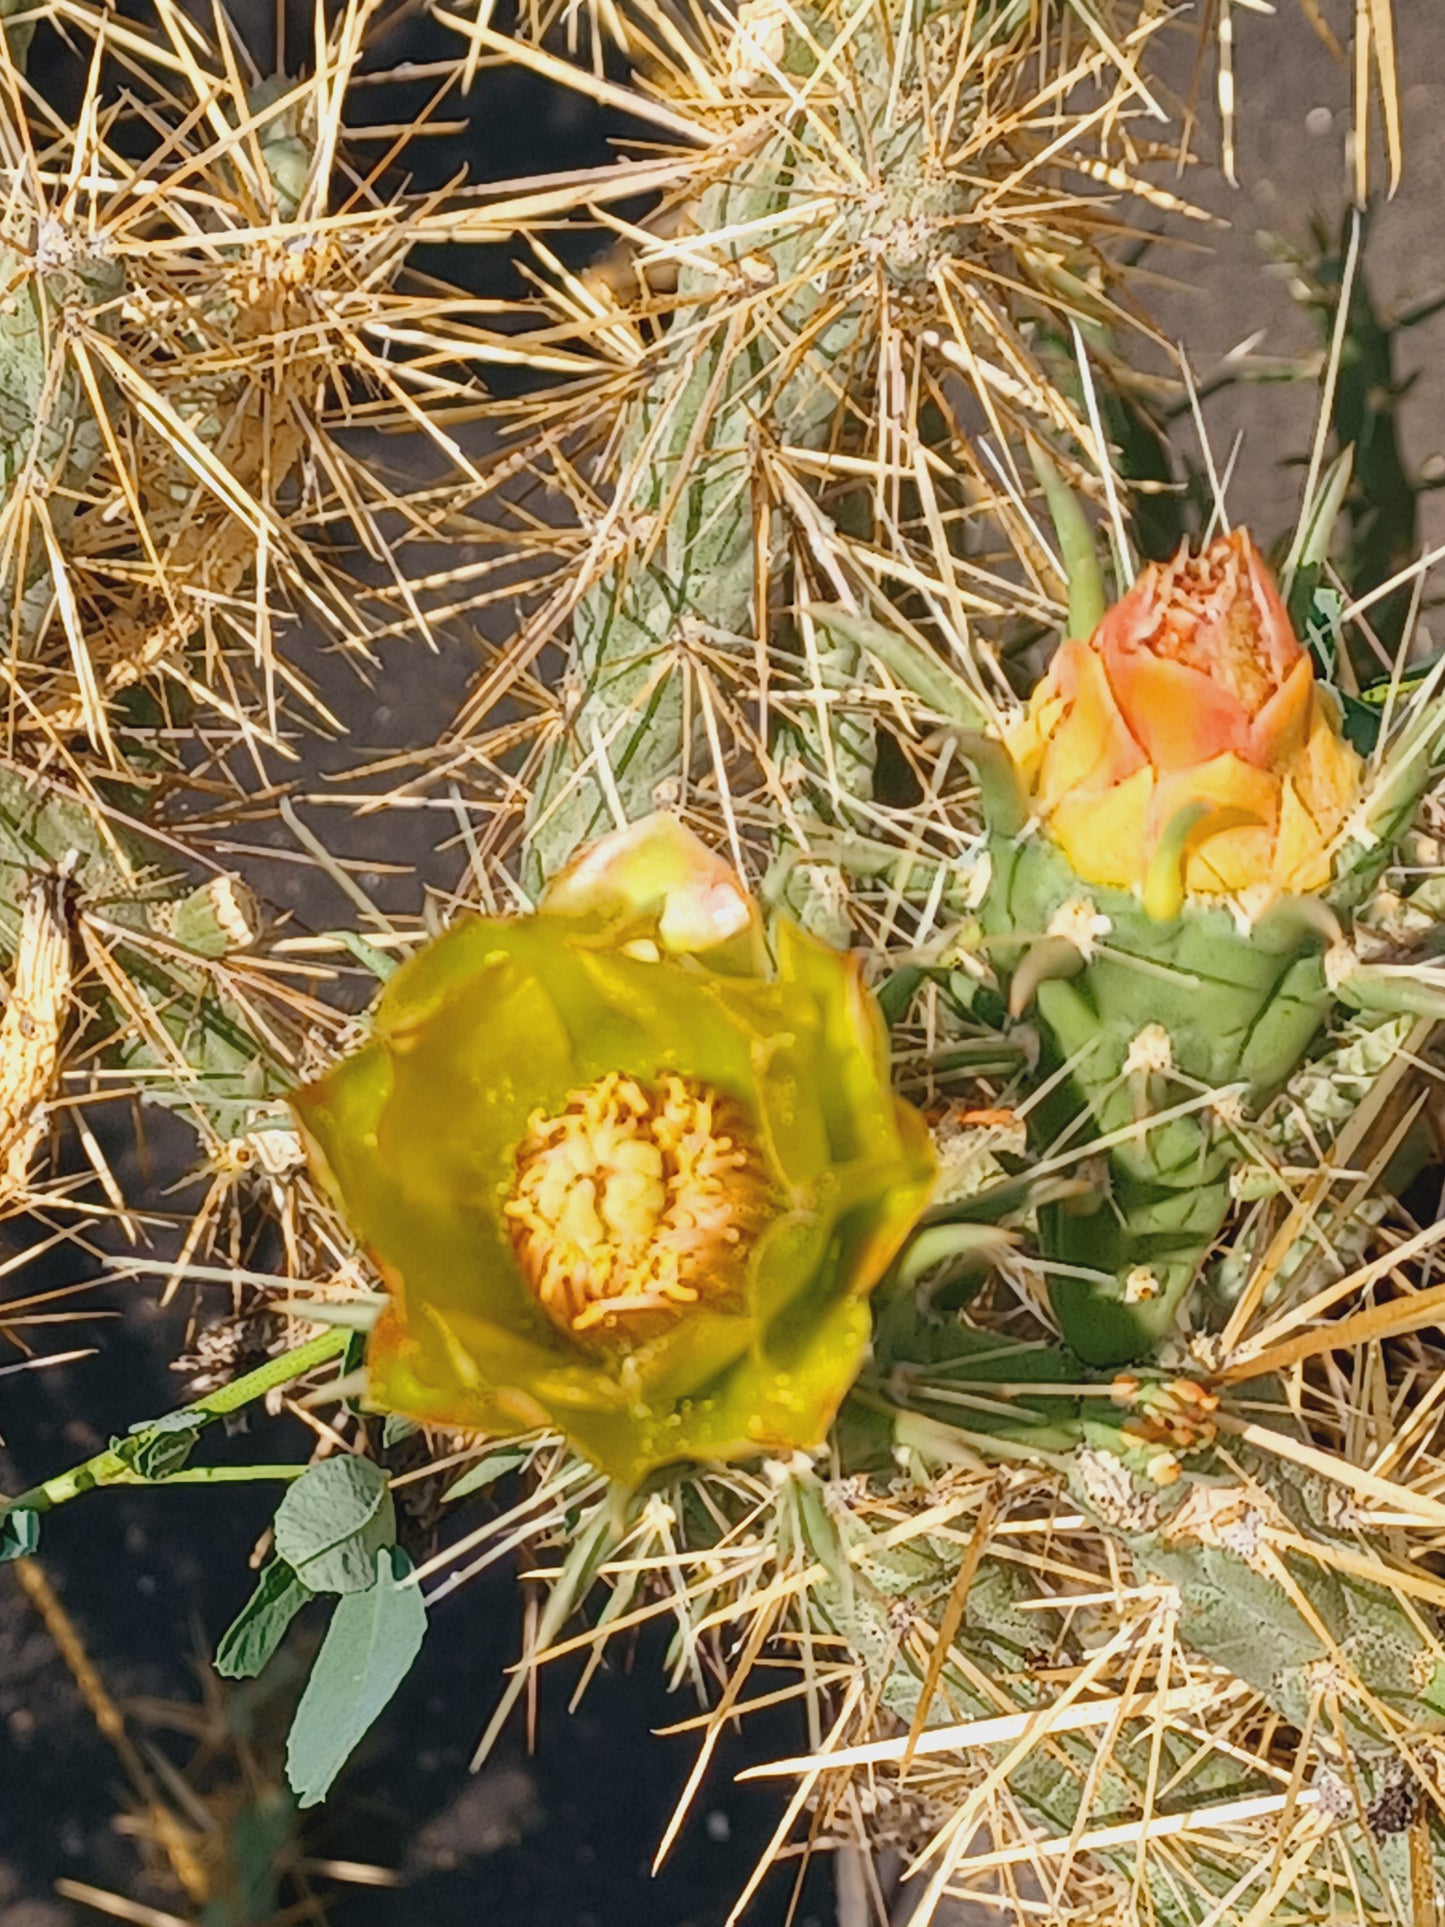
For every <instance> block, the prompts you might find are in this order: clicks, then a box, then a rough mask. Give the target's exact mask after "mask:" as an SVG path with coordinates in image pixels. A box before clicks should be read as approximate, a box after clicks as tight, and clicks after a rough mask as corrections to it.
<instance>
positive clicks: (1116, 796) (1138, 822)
mask: <svg viewBox="0 0 1445 1927" xmlns="http://www.w3.org/2000/svg"><path fill="white" fill-rule="evenodd" d="M1153 794H1154V772H1153V771H1152V770H1151V769H1147V768H1146V769H1139V770H1135V772H1134V774H1133V775H1132V776H1129V777H1126V778H1125V780H1124V781H1123V782H1122V783H1116V784H1115V785H1114V787H1113V788H1112V789H1107V790H1097V791H1095V792H1093V793H1092V794H1089V793H1084V794H1075V795H1073V796H1066V797H1064V798H1063V800H1062V801H1061V802H1060V804H1059V805H1058V807H1057V809H1056V810H1055V811H1054V813H1053V815H1052V816H1051V817H1050V819H1049V834H1050V836H1052V838H1053V839H1054V841H1055V842H1056V843H1057V844H1058V845H1059V847H1060V849H1061V850H1062V851H1063V853H1064V855H1065V856H1066V857H1067V858H1068V860H1069V866H1070V868H1071V869H1072V870H1073V872H1074V874H1075V876H1077V877H1079V878H1081V879H1082V880H1083V881H1084V882H1085V883H1097V884H1099V885H1101V886H1102V887H1104V888H1107V889H1112V890H1132V889H1135V888H1137V887H1138V886H1139V885H1140V884H1142V882H1143V880H1144V848H1145V841H1146V837H1147V833H1148V826H1149V805H1150V802H1151V799H1152V797H1153Z"/></svg>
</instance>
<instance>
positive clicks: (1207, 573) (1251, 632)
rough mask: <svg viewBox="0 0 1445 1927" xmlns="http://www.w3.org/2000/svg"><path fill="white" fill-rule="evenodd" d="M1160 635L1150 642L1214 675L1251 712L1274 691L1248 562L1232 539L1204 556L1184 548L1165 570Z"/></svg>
mask: <svg viewBox="0 0 1445 1927" xmlns="http://www.w3.org/2000/svg"><path fill="white" fill-rule="evenodd" d="M1162 601H1163V605H1164V606H1163V609H1162V611H1161V620H1160V627H1159V632H1158V634H1157V635H1156V636H1155V637H1154V638H1153V639H1152V640H1151V642H1150V644H1149V647H1150V648H1151V649H1152V651H1153V652H1154V654H1155V655H1156V656H1167V657H1169V658H1171V659H1172V660H1173V661H1175V662H1182V663H1185V664H1186V665H1187V666H1188V667H1189V668H1191V669H1198V670H1202V671H1203V673H1204V674H1205V675H1207V676H1212V677H1213V678H1214V680H1215V681H1216V682H1217V683H1220V684H1221V685H1222V686H1223V687H1224V688H1225V689H1227V690H1229V692H1230V694H1231V695H1233V696H1237V697H1238V698H1239V700H1240V702H1242V703H1243V704H1244V706H1245V708H1246V709H1247V710H1249V711H1250V712H1251V714H1252V713H1253V712H1254V711H1255V710H1257V709H1260V708H1261V707H1262V706H1263V705H1264V704H1265V703H1266V702H1267V701H1268V700H1269V698H1270V697H1271V696H1272V695H1273V694H1274V691H1275V688H1276V686H1277V683H1278V678H1277V677H1276V676H1275V675H1274V674H1273V668H1274V665H1273V663H1272V661H1271V659H1270V657H1269V655H1268V653H1267V651H1266V648H1265V645H1264V639H1263V635H1262V631H1261V625H1260V620H1259V612H1258V611H1257V609H1256V608H1255V604H1254V597H1253V595H1252V593H1251V583H1250V578H1249V567H1248V564H1247V562H1246V561H1245V560H1244V558H1243V557H1242V556H1241V554H1240V553H1239V551H1238V550H1237V548H1236V547H1235V546H1234V545H1233V544H1232V543H1230V542H1229V541H1228V540H1222V541H1218V542H1212V543H1210V545H1209V547H1208V548H1207V549H1205V550H1204V551H1203V553H1202V554H1200V555H1189V554H1188V553H1183V554H1181V555H1178V556H1176V557H1175V559H1174V561H1173V562H1172V563H1170V564H1168V566H1167V568H1166V570H1165V592H1164V595H1163V597H1162Z"/></svg>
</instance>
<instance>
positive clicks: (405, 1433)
mask: <svg viewBox="0 0 1445 1927" xmlns="http://www.w3.org/2000/svg"><path fill="white" fill-rule="evenodd" d="M420 1430H421V1427H420V1426H419V1425H418V1424H417V1422H416V1420H415V1419H414V1418H403V1417H402V1416H401V1414H400V1413H399V1412H388V1413H387V1415H386V1423H385V1425H383V1426H382V1428H381V1443H382V1445H383V1447H384V1448H385V1449H386V1450H387V1451H388V1452H389V1451H390V1450H391V1448H392V1446H394V1445H400V1444H401V1443H402V1441H403V1440H404V1439H412V1438H415V1437H416V1435H417V1433H418V1432H419V1431H420Z"/></svg>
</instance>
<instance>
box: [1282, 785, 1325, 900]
mask: <svg viewBox="0 0 1445 1927" xmlns="http://www.w3.org/2000/svg"><path fill="white" fill-rule="evenodd" d="M1274 880H1275V883H1276V884H1277V885H1278V887H1279V888H1280V889H1281V890H1322V889H1323V888H1324V887H1325V885H1326V884H1327V883H1328V882H1329V880H1330V838H1329V837H1327V836H1323V835H1321V833H1320V826H1319V824H1318V823H1316V821H1315V819H1314V818H1313V816H1311V815H1310V813H1309V811H1308V810H1307V809H1306V808H1305V806H1304V804H1303V803H1302V802H1301V801H1300V796H1299V791H1298V790H1297V789H1296V788H1295V786H1294V784H1293V782H1292V781H1291V780H1290V778H1289V777H1288V776H1287V777H1286V778H1285V779H1284V786H1283V788H1282V790H1281V793H1280V799H1279V835H1278V837H1277V838H1276V839H1275V846H1274Z"/></svg>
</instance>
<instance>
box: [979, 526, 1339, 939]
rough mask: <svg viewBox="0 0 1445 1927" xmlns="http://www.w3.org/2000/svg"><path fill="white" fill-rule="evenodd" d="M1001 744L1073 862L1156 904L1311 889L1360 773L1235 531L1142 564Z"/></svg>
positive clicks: (1261, 568) (1280, 608) (1326, 697)
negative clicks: (1186, 897)
mask: <svg viewBox="0 0 1445 1927" xmlns="http://www.w3.org/2000/svg"><path fill="white" fill-rule="evenodd" d="M1008 747H1009V752H1010V754H1011V756H1012V758H1013V760H1014V763H1015V765H1016V767H1017V769H1018V771H1019V774H1020V776H1021V777H1022V779H1023V781H1024V784H1025V786H1026V788H1027V790H1028V792H1029V796H1030V799H1031V802H1032V805H1033V808H1034V811H1035V814H1036V815H1037V816H1038V817H1039V819H1040V820H1041V821H1042V823H1043V825H1044V827H1045V828H1046V829H1047V831H1048V834H1049V835H1050V836H1051V837H1052V838H1053V840H1054V841H1055V842H1056V843H1057V844H1058V845H1059V846H1060V847H1061V848H1062V850H1063V852H1064V854H1065V855H1066V856H1067V858H1068V860H1069V863H1070V866H1071V867H1072V869H1073V870H1074V873H1075V874H1076V875H1077V876H1078V877H1080V878H1081V879H1082V880H1083V881H1085V882H1087V883H1093V884H1099V885H1103V886H1106V887H1111V888H1116V889H1136V890H1140V891H1142V892H1143V893H1144V896H1145V904H1146V907H1147V908H1149V909H1150V911H1151V913H1153V914H1156V915H1166V916H1167V915H1172V914H1174V913H1175V912H1176V911H1177V910H1178V908H1179V904H1180V902H1181V901H1182V897H1183V893H1184V892H1185V891H1186V890H1187V891H1189V892H1191V893H1194V894H1196V895H1200V896H1204V897H1220V896H1227V895H1246V894H1248V895H1260V894H1263V895H1269V894H1273V893H1275V892H1280V891H1314V890H1320V889H1323V888H1324V887H1325V886H1326V885H1327V884H1328V882H1329V881H1330V876H1331V873H1332V867H1333V855H1334V849H1335V846H1336V844H1337V842H1338V840H1339V838H1340V834H1341V831H1342V828H1343V825H1344V823H1345V821H1346V819H1347V817H1348V816H1349V814H1350V811H1351V809H1352V807H1353V804H1354V802H1355V798H1356V796H1357V794H1358V792H1359V787H1360V778H1361V773H1362V766H1361V762H1360V758H1359V757H1358V756H1357V755H1356V753H1355V751H1354V750H1353V749H1352V748H1351V747H1350V745H1349V744H1348V743H1347V742H1345V741H1344V739H1343V737H1342V736H1341V734H1340V729H1339V722H1338V717H1337V713H1336V709H1335V705H1334V702H1333V699H1332V697H1331V696H1330V694H1329V692H1328V691H1326V690H1325V689H1323V688H1322V687H1321V686H1320V684H1319V683H1318V682H1317V681H1316V679H1315V674H1314V665H1313V663H1312V662H1311V660H1310V657H1309V655H1308V654H1307V653H1306V651H1305V650H1304V649H1302V648H1301V647H1300V644H1299V642H1298V641H1297V639H1296V638H1295V635H1294V632H1293V630H1292V629H1291V627H1290V622H1289V617H1288V615H1287V614H1286V612H1285V608H1284V605H1283V603H1282V602H1281V600H1280V597H1279V592H1278V590H1277V589H1276V588H1275V585H1274V582H1273V580H1272V578H1271V576H1270V574H1269V570H1268V568H1267V566H1266V564H1265V562H1264V559H1263V557H1262V556H1261V555H1260V553H1259V551H1258V549H1257V548H1256V547H1255V545H1254V543H1253V541H1252V540H1251V539H1250V537H1249V535H1248V534H1247V533H1246V532H1245V531H1244V530H1236V531H1235V532H1234V533H1233V534H1231V535H1227V536H1221V537H1220V538H1218V539H1217V540H1216V541H1214V542H1211V543H1210V544H1209V545H1208V547H1207V548H1205V549H1204V550H1203V551H1202V553H1201V554H1199V555H1197V556H1196V555H1191V554H1190V553H1189V551H1188V549H1187V547H1186V548H1182V549H1181V550H1180V551H1179V553H1178V555H1176V556H1175V557H1174V559H1173V560H1172V561H1171V562H1168V563H1165V564H1158V563H1151V564H1149V565H1148V566H1147V567H1146V568H1144V569H1143V570H1142V571H1141V573H1140V575H1139V577H1138V580H1137V581H1136V582H1135V584H1134V586H1133V587H1132V588H1131V589H1130V590H1129V592H1128V594H1127V595H1125V596H1124V597H1123V599H1122V600H1121V601H1119V602H1118V603H1116V604H1115V605H1114V607H1113V608H1112V609H1110V610H1109V611H1108V613H1107V614H1106V615H1105V617H1104V618H1103V620H1102V621H1101V622H1100V624H1099V626H1098V627H1097V629H1095V631H1094V633H1093V635H1092V636H1090V637H1089V639H1088V641H1087V642H1084V641H1080V640H1078V639H1072V640H1070V641H1068V642H1066V643H1064V645H1063V646H1062V648H1061V649H1060V650H1059V651H1058V653H1057V655H1056V656H1055V658H1054V660H1053V663H1052V664H1051V666H1050V668H1049V671H1048V673H1047V675H1046V676H1045V677H1044V678H1043V680H1042V681H1041V682H1040V683H1039V685H1038V687H1037V688H1036V689H1035V691H1034V693H1033V695H1032V697H1031V698H1030V700H1029V703H1028V707H1027V710H1026V711H1025V713H1024V715H1023V717H1022V718H1021V720H1020V721H1019V722H1018V724H1017V725H1016V726H1015V727H1014V729H1013V730H1012V731H1011V732H1010V735H1009V738H1008Z"/></svg>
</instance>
